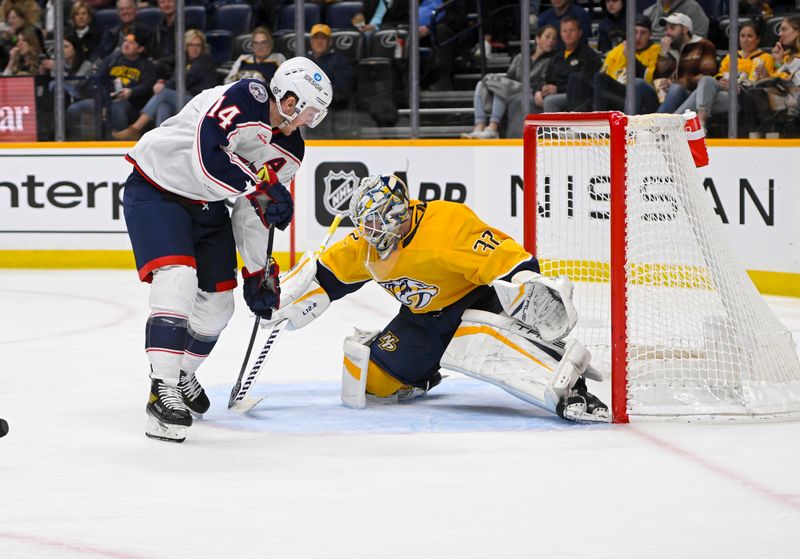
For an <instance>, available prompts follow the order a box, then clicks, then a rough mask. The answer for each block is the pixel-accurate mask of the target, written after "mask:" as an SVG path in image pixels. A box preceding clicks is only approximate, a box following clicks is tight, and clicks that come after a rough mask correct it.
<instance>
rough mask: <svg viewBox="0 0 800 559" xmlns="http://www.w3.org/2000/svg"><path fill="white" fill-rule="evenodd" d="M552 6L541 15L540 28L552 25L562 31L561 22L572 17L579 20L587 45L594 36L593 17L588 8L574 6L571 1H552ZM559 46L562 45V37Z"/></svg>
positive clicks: (582, 37) (538, 23)
mask: <svg viewBox="0 0 800 559" xmlns="http://www.w3.org/2000/svg"><path fill="white" fill-rule="evenodd" d="M552 5H553V7H552V8H550V9H547V10H545V11H543V12H542V13H541V14H539V19H538V21H537V26H538V27H544V26H545V25H552V26H553V27H555V28H556V29H561V20H562V19H564V18H565V17H567V16H570V17H574V18H575V19H577V20H578V23H579V25H580V28H581V41H582V42H584V43H585V42H586V41H587V40H588V39H589V37H591V36H592V16H591V14H589V11H588V10H587V9H586V8H583V7H581V6H578V5H577V4H573V3H572V1H571V0H552ZM559 45H561V39H560V37H559Z"/></svg>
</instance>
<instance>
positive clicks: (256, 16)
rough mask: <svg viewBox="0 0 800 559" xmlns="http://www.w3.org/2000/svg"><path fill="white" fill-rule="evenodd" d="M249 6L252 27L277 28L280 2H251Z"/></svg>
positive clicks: (277, 0)
mask: <svg viewBox="0 0 800 559" xmlns="http://www.w3.org/2000/svg"><path fill="white" fill-rule="evenodd" d="M204 3H205V2H204ZM251 4H252V5H253V23H254V24H255V25H254V27H266V28H267V29H275V28H277V26H278V22H279V21H280V20H279V17H280V11H281V4H282V2H281V0H253V1H252V2H251Z"/></svg>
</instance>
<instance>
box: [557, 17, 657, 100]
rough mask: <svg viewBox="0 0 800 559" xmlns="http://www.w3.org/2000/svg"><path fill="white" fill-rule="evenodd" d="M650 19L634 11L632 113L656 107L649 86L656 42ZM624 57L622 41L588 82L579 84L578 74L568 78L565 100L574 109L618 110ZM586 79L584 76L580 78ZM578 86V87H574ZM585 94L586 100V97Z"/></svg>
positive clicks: (624, 77) (622, 96)
mask: <svg viewBox="0 0 800 559" xmlns="http://www.w3.org/2000/svg"><path fill="white" fill-rule="evenodd" d="M650 27H651V22H650V18H648V17H647V16H645V15H642V14H637V15H636V23H635V27H634V31H635V35H634V42H635V49H636V78H635V79H636V88H635V99H636V100H635V103H634V114H644V113H652V112H655V110H656V109H657V108H658V97H657V96H656V92H655V90H654V89H653V73H654V72H655V68H656V62H657V61H658V54H659V52H660V50H661V48H660V46H659V44H658V43H655V42H653V41H652V40H651V38H650V37H651V34H650ZM627 67H628V59H627V57H626V56H625V41H623V42H621V43H620V44H618V45H617V46H616V47H614V48H613V49H611V50H610V51H609V52H608V54H607V55H606V58H605V61H604V63H603V67H602V68H601V70H600V71H599V72H598V73H596V74H595V75H594V77H593V78H592V81H591V83H580V82H579V81H578V78H579V77H581V76H584V74H579V75H576V76H573V77H571V78H570V87H569V88H568V89H567V100H568V102H569V104H570V106H571V107H573V109H574V110H585V111H588V110H595V111H612V110H613V111H621V110H624V109H625V94H626V88H625V84H626V82H627V81H628V80H627ZM583 79H586V78H583ZM576 86H579V87H576ZM587 97H588V99H587Z"/></svg>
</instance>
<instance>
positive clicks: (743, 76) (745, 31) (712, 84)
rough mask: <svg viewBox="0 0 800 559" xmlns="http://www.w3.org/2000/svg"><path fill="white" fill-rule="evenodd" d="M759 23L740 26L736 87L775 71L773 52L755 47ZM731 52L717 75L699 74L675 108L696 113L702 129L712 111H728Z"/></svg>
mask: <svg viewBox="0 0 800 559" xmlns="http://www.w3.org/2000/svg"><path fill="white" fill-rule="evenodd" d="M758 27H759V26H758V24H757V23H756V22H754V21H748V22H746V23H743V24H742V25H741V26H740V27H739V56H738V67H739V78H738V84H739V86H742V85H745V86H749V85H751V84H753V83H755V82H757V81H758V80H760V79H764V78H768V77H770V76H771V75H773V74H774V73H775V63H774V61H773V59H772V55H771V54H769V53H767V52H765V51H763V50H761V49H760V48H758V43H759V40H760V39H761V36H760V35H759V31H758ZM730 67H731V55H730V54H726V55H725V58H723V59H722V63H721V64H720V66H719V72H718V73H717V75H716V76H702V77H701V78H700V81H699V82H697V89H695V90H694V91H693V92H692V94H691V95H689V98H688V99H686V101H684V102H683V104H682V105H681V106H680V107H678V109H677V110H676V111H675V112H676V113H679V114H683V112H684V111H686V110H692V111H696V112H697V118H699V119H700V124H701V125H702V126H703V128H705V127H706V121H707V120H708V117H709V116H710V115H711V114H727V113H728V104H729V101H728V99H729V93H728V91H729V90H730V75H729V73H730V72H729V71H730Z"/></svg>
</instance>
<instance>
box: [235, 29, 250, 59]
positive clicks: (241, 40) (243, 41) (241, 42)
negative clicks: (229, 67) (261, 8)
mask: <svg viewBox="0 0 800 559" xmlns="http://www.w3.org/2000/svg"><path fill="white" fill-rule="evenodd" d="M251 52H253V34H252V33H245V34H244V35H237V36H236V37H234V38H233V54H232V55H231V58H232V59H233V60H236V59H237V58H239V57H240V56H241V55H243V54H249V53H251Z"/></svg>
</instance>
